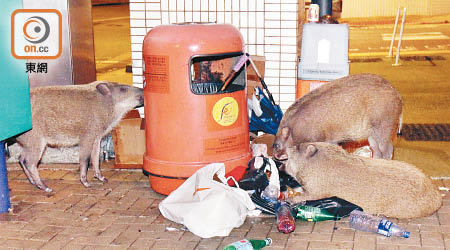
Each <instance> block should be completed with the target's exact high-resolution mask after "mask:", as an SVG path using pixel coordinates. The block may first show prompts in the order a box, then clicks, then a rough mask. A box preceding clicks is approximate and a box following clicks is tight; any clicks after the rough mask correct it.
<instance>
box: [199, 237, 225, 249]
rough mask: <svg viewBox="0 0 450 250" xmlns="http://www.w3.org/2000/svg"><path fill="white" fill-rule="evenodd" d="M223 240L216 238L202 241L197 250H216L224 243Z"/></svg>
mask: <svg viewBox="0 0 450 250" xmlns="http://www.w3.org/2000/svg"><path fill="white" fill-rule="evenodd" d="M222 240H223V239H222V238H219V237H214V238H209V239H202V240H201V241H200V242H199V243H198V244H197V246H196V248H195V249H197V250H211V249H216V248H218V247H219V245H220V244H221V243H222Z"/></svg>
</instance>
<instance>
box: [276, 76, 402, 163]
mask: <svg viewBox="0 0 450 250" xmlns="http://www.w3.org/2000/svg"><path fill="white" fill-rule="evenodd" d="M401 113H402V99H401V96H400V94H399V93H398V92H397V90H395V89H394V88H393V87H392V86H391V85H390V84H389V82H388V81H387V80H386V79H384V78H382V77H381V76H378V75H374V74H359V75H351V76H346V77H343V78H340V79H337V80H334V81H332V82H330V83H329V84H325V85H323V86H321V87H320V88H317V89H315V90H313V91H311V92H309V93H308V94H307V95H305V96H303V97H302V98H300V99H298V100H296V101H295V102H294V103H293V104H292V105H291V106H290V107H289V108H288V110H287V111H286V113H285V114H284V115H283V118H282V119H281V122H280V126H279V127H278V132H277V134H276V138H275V142H274V144H273V150H274V156H275V158H277V159H279V160H285V159H286V157H287V155H286V148H288V147H290V146H292V145H294V144H298V143H302V142H330V143H334V144H339V143H343V142H349V141H362V140H365V139H368V140H369V144H370V147H371V149H372V151H373V155H374V157H375V158H385V159H392V153H393V147H392V136H393V135H394V133H395V132H394V131H395V129H396V127H397V124H398V122H399V117H400V115H401Z"/></svg>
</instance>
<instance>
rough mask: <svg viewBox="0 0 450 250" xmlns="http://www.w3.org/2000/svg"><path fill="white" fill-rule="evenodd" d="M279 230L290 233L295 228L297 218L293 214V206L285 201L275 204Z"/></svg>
mask: <svg viewBox="0 0 450 250" xmlns="http://www.w3.org/2000/svg"><path fill="white" fill-rule="evenodd" d="M275 214H276V216H277V228H278V231H280V232H282V233H285V234H288V233H291V232H293V231H294V230H295V219H294V217H293V216H292V210H291V206H290V205H289V204H288V203H286V202H284V201H281V202H278V203H277V204H275Z"/></svg>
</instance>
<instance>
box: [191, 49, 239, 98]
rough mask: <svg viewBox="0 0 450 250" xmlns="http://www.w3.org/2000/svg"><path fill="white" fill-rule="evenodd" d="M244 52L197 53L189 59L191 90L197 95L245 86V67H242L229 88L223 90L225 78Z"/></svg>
mask: <svg viewBox="0 0 450 250" xmlns="http://www.w3.org/2000/svg"><path fill="white" fill-rule="evenodd" d="M242 55H243V53H228V54H214V55H195V56H192V57H191V58H190V60H189V77H190V84H191V91H192V92H193V93H194V94H196V95H209V94H220V93H230V92H235V91H239V90H243V89H244V88H245V67H242V68H241V69H240V70H239V71H238V72H236V75H235V76H234V78H233V79H232V81H231V83H230V84H229V85H228V86H227V88H226V89H225V90H224V91H222V90H221V88H222V87H223V85H224V82H225V79H226V78H227V76H228V75H229V74H230V73H231V71H232V69H233V67H234V65H235V64H236V63H237V62H238V61H239V59H240V57H241V56H242Z"/></svg>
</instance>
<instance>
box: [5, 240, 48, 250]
mask: <svg viewBox="0 0 450 250" xmlns="http://www.w3.org/2000/svg"><path fill="white" fill-rule="evenodd" d="M43 245H44V242H42V241H38V240H26V239H20V240H17V239H7V240H4V241H0V246H1V247H5V248H6V247H8V248H15V249H27V248H28V249H30V248H31V249H39V248H40V247H41V246H43Z"/></svg>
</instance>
